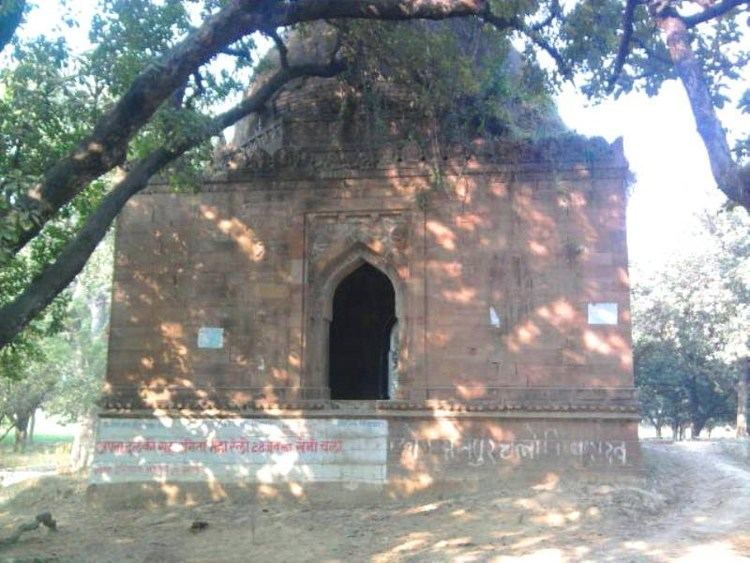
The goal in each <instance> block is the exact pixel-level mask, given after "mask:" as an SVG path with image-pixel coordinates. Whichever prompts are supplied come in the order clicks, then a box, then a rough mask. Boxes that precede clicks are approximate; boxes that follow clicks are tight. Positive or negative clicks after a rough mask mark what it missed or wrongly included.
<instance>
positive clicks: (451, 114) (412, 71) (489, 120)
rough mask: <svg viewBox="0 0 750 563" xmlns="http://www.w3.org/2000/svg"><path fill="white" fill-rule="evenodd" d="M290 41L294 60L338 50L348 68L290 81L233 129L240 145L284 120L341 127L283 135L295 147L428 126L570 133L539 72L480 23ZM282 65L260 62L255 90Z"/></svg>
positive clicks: (299, 36)
mask: <svg viewBox="0 0 750 563" xmlns="http://www.w3.org/2000/svg"><path fill="white" fill-rule="evenodd" d="M286 43H287V49H288V55H287V57H288V60H289V63H290V64H309V63H324V62H325V61H327V60H329V58H330V57H331V54H332V53H333V52H334V51H335V50H336V49H338V55H337V56H338V57H340V58H342V59H344V60H346V61H347V63H348V65H347V66H348V70H347V71H346V72H345V73H343V74H342V75H341V76H339V77H337V78H334V79H321V78H304V79H298V80H295V81H292V82H291V83H289V84H287V85H286V86H285V87H284V88H283V89H282V90H281V91H280V92H278V93H277V94H276V95H275V96H274V97H273V99H272V100H271V101H270V102H269V104H268V106H267V108H266V110H265V111H263V112H262V113H260V114H257V115H253V116H251V117H250V118H248V119H245V120H243V121H242V122H241V123H239V124H238V125H237V127H236V132H235V137H234V143H233V144H234V145H235V146H237V147H240V146H242V145H244V144H246V143H247V142H248V141H252V139H254V138H255V137H256V136H257V135H258V134H262V133H263V131H264V130H265V129H267V128H268V127H269V126H271V125H272V124H273V123H276V122H279V121H280V120H287V121H290V120H291V121H298V122H299V121H308V122H309V121H319V122H320V121H328V122H337V123H338V125H340V127H339V130H338V131H337V132H334V131H328V132H327V134H328V136H327V138H326V139H322V138H319V137H317V136H314V137H313V138H310V139H308V140H305V139H304V138H302V137H297V138H292V139H287V140H288V141H289V142H292V143H294V144H297V145H299V144H308V142H309V143H312V144H313V145H319V143H321V142H324V143H325V142H333V143H334V144H338V143H341V142H346V143H350V142H354V141H356V142H357V143H368V142H376V140H377V139H380V140H382V139H383V137H392V136H396V137H399V136H404V135H407V136H408V135H413V134H414V133H417V132H419V133H425V132H426V130H427V129H430V130H431V132H432V134H433V135H438V136H439V137H441V138H454V137H455V138H458V137H463V138H474V137H476V136H477V135H480V136H486V135H489V136H504V137H517V138H531V137H544V136H550V135H554V134H557V133H561V132H563V131H564V127H563V125H562V122H561V121H560V119H559V117H558V116H557V113H556V111H555V109H554V106H553V104H552V101H551V99H550V97H549V96H548V95H547V94H546V92H544V90H543V85H542V83H541V80H540V77H539V71H538V69H533V68H530V67H529V65H528V64H526V63H524V62H523V61H522V59H521V56H520V55H519V54H518V53H517V52H516V51H515V50H514V49H513V48H512V47H511V46H510V45H509V43H508V40H507V38H506V37H505V36H504V35H501V34H499V33H497V32H496V31H495V30H494V29H490V28H488V27H486V26H483V25H482V24H481V23H480V22H479V21H478V20H453V21H450V22H406V23H388V22H382V23H372V22H368V23H365V24H349V25H347V26H346V27H343V28H335V27H333V26H331V25H328V24H325V23H317V24H315V25H308V26H305V27H303V28H300V29H297V30H295V31H293V32H292V33H291V34H290V35H289V37H288V38H286ZM278 67H279V56H278V53H277V52H276V50H273V51H271V52H270V53H269V54H268V55H267V56H266V57H265V58H264V59H263V60H262V61H261V62H260V63H259V65H258V68H257V69H256V77H257V78H256V79H255V81H254V84H253V85H252V86H251V87H250V89H249V91H250V92H253V91H254V90H255V89H257V88H258V86H259V85H260V84H262V83H263V81H264V79H266V78H267V77H268V76H270V74H271V73H272V72H273V71H274V70H275V69H277V68H278ZM535 81H536V82H535ZM331 133H333V135H331Z"/></svg>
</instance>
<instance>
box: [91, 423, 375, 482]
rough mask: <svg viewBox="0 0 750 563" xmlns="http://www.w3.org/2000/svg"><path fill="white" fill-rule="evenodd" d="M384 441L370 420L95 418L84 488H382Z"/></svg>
mask: <svg viewBox="0 0 750 563" xmlns="http://www.w3.org/2000/svg"><path fill="white" fill-rule="evenodd" d="M387 442H388V422H387V421H385V420H376V419H363V420H359V419H357V420H354V419H298V418H294V419H210V418H199V419H187V418H179V419H177V418H165V419H162V420H160V419H151V418H143V419H111V418H102V419H100V420H99V427H98V433H97V440H96V449H95V454H94V462H93V465H92V468H91V482H92V483H122V482H131V481H208V480H217V481H228V482H255V483H279V482H332V481H344V482H367V483H382V482H384V481H385V479H386V461H387V454H388V448H387Z"/></svg>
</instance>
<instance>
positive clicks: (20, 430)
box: [13, 414, 30, 452]
mask: <svg viewBox="0 0 750 563" xmlns="http://www.w3.org/2000/svg"><path fill="white" fill-rule="evenodd" d="M29 418H30V416H29V415H28V414H24V415H16V420H15V422H14V424H13V425H14V426H15V427H16V441H15V443H14V444H13V451H14V452H25V451H26V439H27V438H28V430H29Z"/></svg>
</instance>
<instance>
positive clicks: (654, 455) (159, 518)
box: [0, 442, 750, 563]
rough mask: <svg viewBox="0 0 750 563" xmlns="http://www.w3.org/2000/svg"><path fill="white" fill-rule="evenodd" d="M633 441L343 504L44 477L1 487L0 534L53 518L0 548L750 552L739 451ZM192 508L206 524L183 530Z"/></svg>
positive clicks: (78, 555)
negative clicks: (614, 475) (183, 499)
mask: <svg viewBox="0 0 750 563" xmlns="http://www.w3.org/2000/svg"><path fill="white" fill-rule="evenodd" d="M644 450H645V451H644V454H645V465H644V468H645V473H646V477H644V478H639V479H633V478H631V479H611V478H606V479H605V478H597V479H587V480H586V481H583V480H582V479H581V478H580V476H578V477H577V478H563V479H561V480H558V479H557V478H556V477H555V476H554V475H549V476H548V477H547V478H546V479H545V480H543V481H542V482H537V483H533V484H529V483H527V484H525V485H519V484H515V485H511V484H510V483H503V482H498V483H496V484H493V485H492V487H491V488H487V489H484V490H481V491H477V492H473V493H470V494H466V493H461V494H459V493H450V494H448V493H443V494H431V495H425V496H421V497H419V498H412V499H408V500H387V499H384V501H383V503H382V504H380V505H379V506H361V507H357V508H348V509H344V508H334V507H330V506H324V505H316V506H302V507H301V506H299V505H293V506H292V505H281V504H271V505H267V506H265V507H261V506H248V505H241V504H235V503H229V502H224V503H215V504H203V505H198V506H193V507H190V508H163V509H158V510H153V511H136V510H124V511H118V512H103V511H98V510H94V509H92V508H91V507H87V506H86V504H85V502H84V499H83V495H82V491H83V489H84V486H85V483H82V482H78V481H74V480H71V479H64V478H55V479H47V480H44V481H42V482H39V483H38V484H36V485H34V486H30V485H29V484H28V483H27V484H24V485H23V487H24V488H23V489H20V490H18V491H16V494H15V495H14V496H13V497H12V498H7V499H6V501H5V502H3V500H2V498H0V537H5V536H6V535H8V533H9V532H10V530H11V529H12V526H14V525H16V524H17V523H19V522H21V521H23V520H25V519H28V516H29V515H31V516H33V515H34V514H36V513H37V512H40V511H42V510H46V509H49V510H52V512H53V514H54V515H55V517H56V518H57V520H58V522H59V523H60V531H59V532H58V533H57V534H47V533H44V532H38V533H30V534H28V535H27V536H24V539H23V540H22V541H21V542H19V544H17V545H16V546H14V547H12V548H10V549H6V550H4V551H0V562H1V561H4V560H6V559H7V560H12V561H14V562H18V561H32V560H36V561H40V560H41V561H45V560H46V561H92V562H93V561H96V562H105V561H117V562H119V561H159V562H161V563H168V562H173V561H192V562H209V561H211V562H213V561H238V562H239V561H263V562H266V561H295V562H296V561H342V562H343V561H346V562H349V561H374V562H388V561H424V562H432V561H460V562H464V561H499V562H504V561H523V562H531V561H535V562H546V561H550V562H553V561H617V562H621V561H657V562H660V561H675V560H684V561H701V562H707V561H721V562H722V563H723V562H725V561H745V560H750V465H748V462H747V461H745V462H744V463H743V462H740V461H737V460H734V459H733V458H732V457H731V456H729V455H727V454H726V453H725V452H724V451H723V449H722V446H721V445H717V444H712V443H705V442H698V443H685V444H679V445H677V444H675V445H670V444H659V445H655V444H652V445H648V444H646V445H644ZM2 492H3V491H2V490H0V496H1V493H2ZM195 520H202V521H205V522H207V523H208V527H207V528H206V529H205V530H204V531H201V532H198V533H191V532H190V531H189V528H190V526H191V524H192V523H193V522H194V521H195ZM743 554H744V555H743ZM743 557H744V558H743ZM34 558H36V559H34Z"/></svg>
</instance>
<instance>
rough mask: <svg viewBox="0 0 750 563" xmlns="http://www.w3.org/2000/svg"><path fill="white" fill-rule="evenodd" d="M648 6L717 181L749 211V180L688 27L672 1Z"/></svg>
mask: <svg viewBox="0 0 750 563" xmlns="http://www.w3.org/2000/svg"><path fill="white" fill-rule="evenodd" d="M649 9H650V12H651V15H652V17H653V18H654V20H655V22H656V25H657V26H658V27H659V29H660V30H661V32H662V33H663V34H664V38H665V40H666V43H667V50H668V51H669V58H670V60H671V61H672V64H673V65H674V68H675V70H676V71H677V75H678V76H679V77H680V81H681V82H682V85H683V87H684V88H685V92H686V93H687V96H688V100H689V101H690V108H691V109H692V111H693V118H694V119H695V124H696V127H697V129H698V134H699V135H700V136H701V139H702V140H703V145H704V146H705V147H706V152H707V153H708V160H709V163H710V164H711V173H712V174H713V177H714V180H715V181H716V184H717V185H718V187H719V189H720V190H721V191H722V192H724V194H725V195H726V196H727V197H728V198H729V199H730V200H732V201H735V202H737V203H739V204H740V205H742V206H743V207H744V208H745V209H747V210H748V211H750V182H749V181H748V179H747V178H744V177H743V176H744V175H743V174H742V173H741V171H740V168H739V166H737V164H736V163H735V162H734V160H733V159H732V152H731V150H730V148H729V143H728V142H727V136H726V133H725V132H724V127H723V126H722V124H721V121H720V120H719V118H718V117H717V115H716V111H715V109H714V104H713V100H712V99H711V92H710V91H709V89H708V80H706V76H705V73H704V71H703V67H702V66H701V62H700V61H699V60H698V59H697V57H696V56H695V53H694V52H693V48H692V46H691V45H690V32H689V30H688V26H687V24H686V23H685V20H683V19H682V18H681V17H680V16H679V14H678V13H677V12H676V11H675V9H674V8H673V7H672V4H671V3H668V2H661V1H653V0H652V2H651V4H650V6H649Z"/></svg>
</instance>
